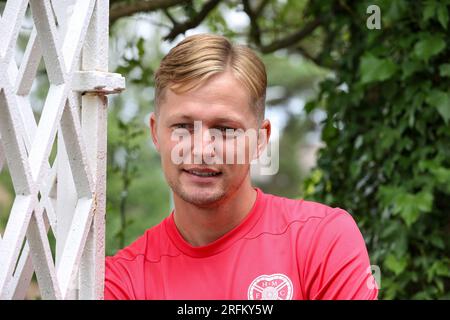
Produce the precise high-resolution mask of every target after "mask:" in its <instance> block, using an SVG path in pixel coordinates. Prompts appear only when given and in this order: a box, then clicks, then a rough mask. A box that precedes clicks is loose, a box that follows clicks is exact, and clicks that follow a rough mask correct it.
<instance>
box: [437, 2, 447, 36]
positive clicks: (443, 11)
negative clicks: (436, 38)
mask: <svg viewBox="0 0 450 320" xmlns="http://www.w3.org/2000/svg"><path fill="white" fill-rule="evenodd" d="M437 18H438V21H439V23H440V24H441V26H442V28H444V29H445V30H447V27H448V9H447V6H446V5H445V4H443V3H441V4H440V6H439V9H438V11H437Z"/></svg>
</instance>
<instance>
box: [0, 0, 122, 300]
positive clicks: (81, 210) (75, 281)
mask: <svg viewBox="0 0 450 320" xmlns="http://www.w3.org/2000/svg"><path fill="white" fill-rule="evenodd" d="M28 7H30V8H31V15H32V19H33V22H34V28H33V31H32V32H31V35H30V38H29V40H28V44H27V47H26V50H25V54H24V57H23V60H22V62H21V64H20V66H17V64H16V62H15V59H14V53H15V50H16V49H15V46H16V40H17V37H18V34H19V30H20V28H21V25H22V22H23V20H24V19H25V11H26V9H27V8H28ZM108 10H109V1H108V0H8V1H7V3H6V7H5V10H4V12H3V15H2V16H1V17H0V170H2V168H3V167H5V166H7V167H8V169H9V173H10V175H11V179H12V181H13V185H14V190H15V194H16V197H15V200H14V204H13V207H12V209H11V212H10V214H9V217H8V223H7V225H6V228H5V231H4V234H3V235H2V236H0V299H23V298H24V297H25V294H26V290H27V288H28V287H29V284H30V280H31V277H32V274H33V272H35V273H36V277H37V279H38V284H39V288H40V290H41V295H42V297H43V298H45V299H102V298H103V282H104V232H105V226H104V223H105V195H106V192H105V189H106V120H107V99H106V97H105V95H106V94H110V93H116V92H120V91H121V90H123V89H124V87H125V81H124V78H123V77H121V76H120V75H118V74H111V73H108V55H107V53H108V25H109V21H108ZM55 16H56V17H55ZM55 19H56V20H55ZM41 58H43V59H44V63H45V68H46V72H47V75H48V78H49V80H50V88H49V91H48V94H47V98H46V100H45V104H44V108H43V110H42V113H41V117H40V119H39V123H36V121H35V119H34V116H33V112H32V109H31V105H30V92H31V88H32V84H33V79H34V78H35V77H36V72H37V68H38V65H39V63H40V61H41ZM56 137H57V138H58V139H57V158H56V160H55V162H54V163H49V156H50V152H51V149H52V146H53V144H54V143H55V139H56ZM49 228H51V229H52V230H53V234H54V235H55V238H56V250H55V251H56V252H55V255H56V256H55V261H54V259H53V257H52V251H51V249H50V245H49V241H48V236H47V233H48V230H49ZM24 241H25V246H24V248H23V250H21V248H22V243H23V242H24Z"/></svg>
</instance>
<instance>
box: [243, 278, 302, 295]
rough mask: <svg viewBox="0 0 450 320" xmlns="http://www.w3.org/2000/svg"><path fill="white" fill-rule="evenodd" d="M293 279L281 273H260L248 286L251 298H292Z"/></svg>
mask: <svg viewBox="0 0 450 320" xmlns="http://www.w3.org/2000/svg"><path fill="white" fill-rule="evenodd" d="M292 294H293V285H292V281H291V279H289V278H288V277H287V276H286V275H284V274H281V273H276V274H271V275H266V274H263V275H260V276H259V277H257V278H256V279H255V280H253V282H252V283H251V284H250V286H249V287H248V299H249V300H291V299H292Z"/></svg>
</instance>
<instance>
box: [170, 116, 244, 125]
mask: <svg viewBox="0 0 450 320" xmlns="http://www.w3.org/2000/svg"><path fill="white" fill-rule="evenodd" d="M169 119H170V120H171V121H173V120H176V121H196V120H199V119H195V118H193V117H191V116H189V115H186V114H174V115H172V116H170V118H169ZM211 122H213V123H230V124H231V123H233V124H237V125H240V126H242V125H243V124H242V122H241V120H240V119H238V118H236V117H233V116H229V117H217V118H213V119H212V121H211Z"/></svg>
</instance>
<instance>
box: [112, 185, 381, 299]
mask: <svg viewBox="0 0 450 320" xmlns="http://www.w3.org/2000/svg"><path fill="white" fill-rule="evenodd" d="M256 190H257V198H256V201H255V203H254V205H253V207H252V209H251V210H250V212H249V214H248V215H247V216H246V218H245V219H244V220H243V221H242V222H241V223H240V224H239V225H238V226H237V227H235V228H234V229H233V230H231V231H230V232H228V233H227V234H225V235H224V236H222V237H221V238H219V239H218V240H216V241H214V242H212V243H210V244H208V245H206V246H201V247H194V246H192V245H190V244H189V243H188V242H186V241H185V240H184V239H183V237H182V236H181V235H180V233H179V231H178V229H177V227H176V225H175V223H174V219H173V212H172V214H170V216H168V217H167V218H165V219H164V220H163V221H162V222H161V223H160V224H159V225H157V226H155V227H152V228H150V229H148V230H147V231H146V232H145V234H144V235H143V236H141V237H140V238H139V239H137V240H136V241H135V242H134V243H132V244H131V245H130V246H128V247H126V248H125V249H123V250H121V251H119V252H118V253H117V254H116V255H115V256H114V257H107V258H106V278H105V299H226V300H228V299H281V300H285V299H376V298H377V294H378V289H377V288H376V286H375V287H374V281H373V276H372V274H371V271H370V263H369V257H368V254H367V250H366V247H365V243H364V240H363V237H362V235H361V233H360V231H359V229H358V227H357V225H356V223H355V222H354V220H353V218H352V217H351V216H350V214H348V213H347V212H346V211H344V210H342V209H339V208H331V207H328V206H325V205H322V204H319V203H316V202H311V201H306V200H292V199H287V198H284V197H278V196H274V195H271V194H265V193H263V192H262V191H261V190H260V189H259V188H256Z"/></svg>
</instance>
